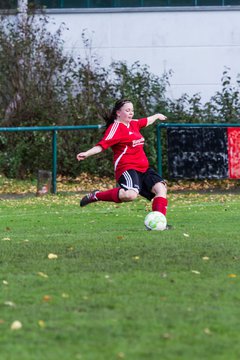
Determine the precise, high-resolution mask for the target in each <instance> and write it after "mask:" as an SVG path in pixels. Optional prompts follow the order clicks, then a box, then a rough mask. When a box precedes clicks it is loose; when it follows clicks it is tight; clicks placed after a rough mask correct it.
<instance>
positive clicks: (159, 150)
mask: <svg viewBox="0 0 240 360" xmlns="http://www.w3.org/2000/svg"><path fill="white" fill-rule="evenodd" d="M157 169H158V173H159V175H160V176H162V143H161V125H157Z"/></svg>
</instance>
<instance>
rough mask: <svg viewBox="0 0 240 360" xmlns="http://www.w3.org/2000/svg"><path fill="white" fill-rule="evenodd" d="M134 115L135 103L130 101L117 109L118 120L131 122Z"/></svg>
mask: <svg viewBox="0 0 240 360" xmlns="http://www.w3.org/2000/svg"><path fill="white" fill-rule="evenodd" d="M133 115H134V110H133V104H132V103H131V102H128V103H126V104H124V105H123V106H122V107H121V109H119V110H118V111H117V116H118V120H119V121H122V122H124V123H126V124H127V123H129V122H130V121H131V120H132V118H133Z"/></svg>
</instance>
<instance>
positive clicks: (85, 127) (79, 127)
mask: <svg viewBox="0 0 240 360" xmlns="http://www.w3.org/2000/svg"><path fill="white" fill-rule="evenodd" d="M101 127H103V125H75V126H29V127H0V132H23V131H49V132H52V192H53V194H56V192H57V134H58V131H70V130H72V131H73V130H89V129H91V130H92V129H100V128H101Z"/></svg>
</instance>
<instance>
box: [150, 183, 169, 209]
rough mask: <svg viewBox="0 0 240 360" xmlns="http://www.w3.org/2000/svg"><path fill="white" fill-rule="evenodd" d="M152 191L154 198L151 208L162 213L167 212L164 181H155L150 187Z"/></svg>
mask: <svg viewBox="0 0 240 360" xmlns="http://www.w3.org/2000/svg"><path fill="white" fill-rule="evenodd" d="M152 192H153V193H154V195H155V196H154V198H153V201H152V210H153V211H159V212H161V213H162V214H163V215H165V216H166V214H167V205H168V200H167V185H166V183H165V182H157V183H156V184H155V185H154V186H153V187H152Z"/></svg>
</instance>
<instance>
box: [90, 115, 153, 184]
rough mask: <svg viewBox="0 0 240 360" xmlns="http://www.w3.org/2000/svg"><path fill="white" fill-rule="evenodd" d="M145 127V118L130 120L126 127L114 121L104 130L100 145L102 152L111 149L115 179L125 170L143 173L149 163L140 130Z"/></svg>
mask: <svg viewBox="0 0 240 360" xmlns="http://www.w3.org/2000/svg"><path fill="white" fill-rule="evenodd" d="M146 125H147V118H143V119H139V120H131V121H130V123H129V124H128V125H125V124H123V123H120V122H119V121H117V120H115V121H114V123H112V124H111V125H110V126H109V127H108V128H107V130H106V132H105V134H104V136H103V138H102V140H100V141H99V142H98V143H97V144H96V145H100V146H101V147H102V148H103V149H104V150H105V149H107V148H109V147H111V148H112V150H113V162H114V171H115V176H116V179H117V180H118V179H119V177H120V176H121V175H122V173H123V172H124V171H126V170H130V169H133V170H137V171H140V172H145V171H146V170H147V169H148V168H149V162H148V159H147V157H146V154H145V152H144V150H143V146H144V137H143V136H142V134H141V133H140V129H141V128H142V127H145V126H146Z"/></svg>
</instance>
